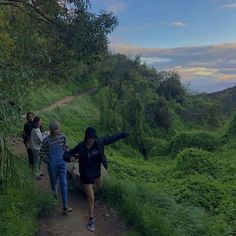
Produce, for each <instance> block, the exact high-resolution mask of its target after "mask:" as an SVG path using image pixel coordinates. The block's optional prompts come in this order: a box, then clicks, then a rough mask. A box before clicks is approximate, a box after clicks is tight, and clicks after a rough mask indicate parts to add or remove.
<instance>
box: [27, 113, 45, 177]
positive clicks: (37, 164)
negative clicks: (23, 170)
mask: <svg viewBox="0 0 236 236" xmlns="http://www.w3.org/2000/svg"><path fill="white" fill-rule="evenodd" d="M33 124H34V128H33V129H32V131H31V135H30V141H31V150H32V152H33V159H34V165H33V169H34V174H35V176H36V179H37V180H41V179H42V178H41V175H42V174H41V173H40V172H41V160H40V158H39V152H40V148H41V146H42V142H43V136H42V133H41V130H40V127H41V126H42V119H41V118H40V117H38V116H35V117H34V120H33Z"/></svg>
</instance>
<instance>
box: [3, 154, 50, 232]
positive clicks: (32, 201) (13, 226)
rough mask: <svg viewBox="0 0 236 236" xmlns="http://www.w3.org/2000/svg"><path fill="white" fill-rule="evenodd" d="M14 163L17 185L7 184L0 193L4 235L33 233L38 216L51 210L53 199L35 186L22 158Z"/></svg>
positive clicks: (36, 226) (35, 230)
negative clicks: (2, 192) (4, 189)
mask: <svg viewBox="0 0 236 236" xmlns="http://www.w3.org/2000/svg"><path fill="white" fill-rule="evenodd" d="M24 158H25V157H24ZM15 164H16V167H17V174H18V176H19V177H18V183H17V187H16V186H8V189H7V191H6V193H5V194H2V195H0V232H1V235H4V236H15V235H17V236H26V235H34V234H35V233H36V232H37V231H38V217H39V216H40V215H45V214H48V213H49V212H50V211H51V210H52V207H53V204H52V203H53V199H52V197H51V195H49V194H47V193H45V192H43V191H42V190H40V189H38V187H37V186H35V183H34V181H33V180H34V178H32V174H31V173H29V170H28V169H27V164H26V162H25V161H24V160H22V159H19V160H16V161H15Z"/></svg>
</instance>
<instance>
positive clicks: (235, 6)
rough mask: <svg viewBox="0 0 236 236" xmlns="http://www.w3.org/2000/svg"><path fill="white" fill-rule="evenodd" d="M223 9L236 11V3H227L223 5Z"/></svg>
mask: <svg viewBox="0 0 236 236" xmlns="http://www.w3.org/2000/svg"><path fill="white" fill-rule="evenodd" d="M221 7H222V8H224V9H236V2H232V3H226V4H223V5H221Z"/></svg>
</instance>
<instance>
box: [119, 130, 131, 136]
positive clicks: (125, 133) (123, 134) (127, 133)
mask: <svg viewBox="0 0 236 236" xmlns="http://www.w3.org/2000/svg"><path fill="white" fill-rule="evenodd" d="M129 135H130V133H129V132H126V131H125V132H122V133H121V138H127V137H128V136H129Z"/></svg>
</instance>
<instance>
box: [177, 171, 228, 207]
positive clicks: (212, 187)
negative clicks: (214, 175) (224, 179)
mask: <svg viewBox="0 0 236 236" xmlns="http://www.w3.org/2000/svg"><path fill="white" fill-rule="evenodd" d="M175 194H176V195H177V200H178V201H181V202H188V203H191V204H193V205H195V206H201V207H203V208H205V209H206V210H208V211H213V210H216V208H219V207H220V205H221V202H222V200H223V199H224V197H225V191H224V189H223V188H222V187H221V185H220V184H219V183H217V182H216V181H213V180H212V179H209V178H207V177H205V176H203V175H192V176H189V178H188V179H184V181H183V182H182V187H180V188H179V189H178V191H176V193H175Z"/></svg>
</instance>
